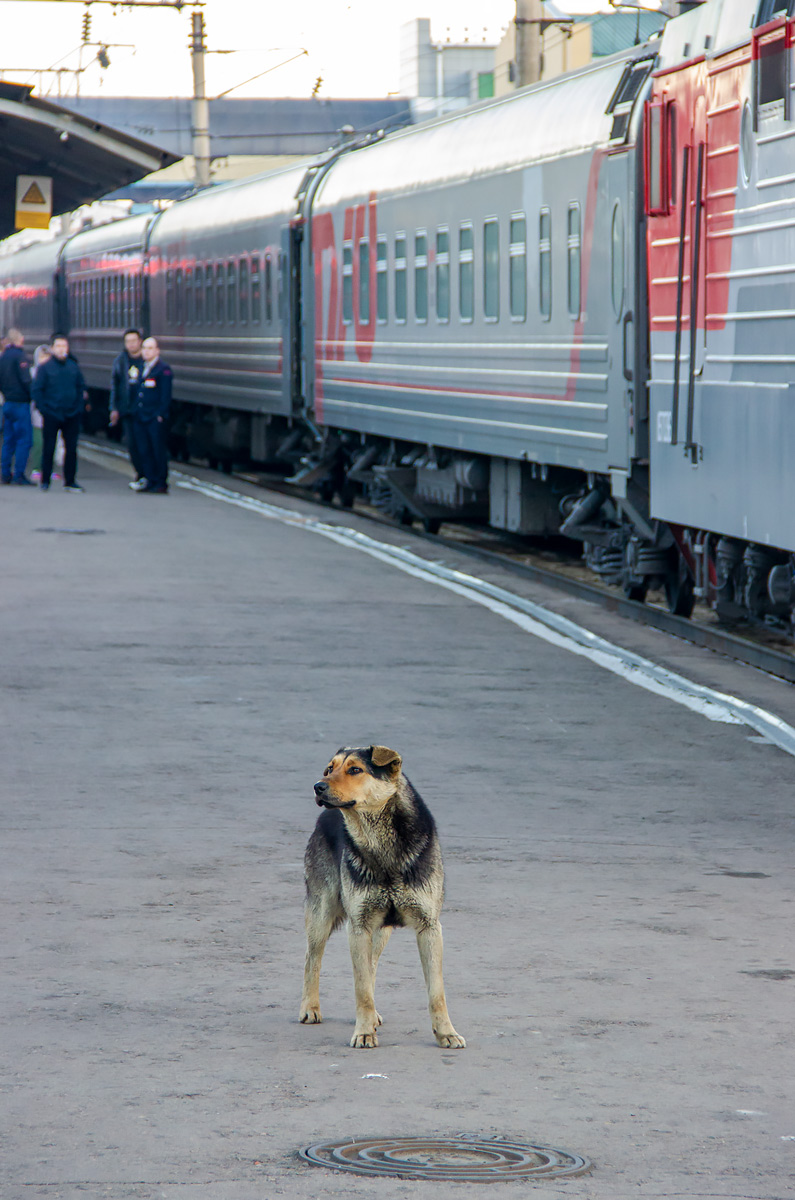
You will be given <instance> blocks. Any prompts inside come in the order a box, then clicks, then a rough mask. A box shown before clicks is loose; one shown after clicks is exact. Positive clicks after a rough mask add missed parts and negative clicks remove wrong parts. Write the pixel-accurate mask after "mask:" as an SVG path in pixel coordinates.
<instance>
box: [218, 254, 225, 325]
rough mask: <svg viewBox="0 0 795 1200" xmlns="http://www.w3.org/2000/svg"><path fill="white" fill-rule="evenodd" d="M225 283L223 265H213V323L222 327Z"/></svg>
mask: <svg viewBox="0 0 795 1200" xmlns="http://www.w3.org/2000/svg"><path fill="white" fill-rule="evenodd" d="M225 288H226V283H225V280H224V264H223V263H216V264H215V323H216V325H223V323H224V321H225V320H226V294H225Z"/></svg>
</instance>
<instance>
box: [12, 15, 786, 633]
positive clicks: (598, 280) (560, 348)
mask: <svg viewBox="0 0 795 1200" xmlns="http://www.w3.org/2000/svg"><path fill="white" fill-rule="evenodd" d="M776 4H777V0H706V2H705V3H703V4H701V5H699V6H697V7H693V8H692V9H690V11H687V12H683V13H682V14H681V15H679V16H677V17H673V18H672V19H670V20H669V21H668V22H667V23H666V25H665V27H664V30H663V31H662V33H661V35H660V36H659V37H657V38H655V39H653V40H652V41H650V42H647V43H644V44H642V45H639V46H635V47H633V48H632V49H630V50H627V51H625V52H622V53H619V54H615V55H613V56H611V57H609V58H605V59H600V60H597V61H594V62H593V63H591V64H590V65H588V66H586V67H584V68H582V69H579V70H576V71H574V72H571V73H569V74H567V75H563V76H560V77H558V78H555V79H552V80H549V81H544V82H541V83H539V84H535V85H532V86H530V87H527V88H523V89H520V90H518V91H516V92H514V93H512V94H511V95H509V96H503V97H499V98H496V99H492V100H486V101H483V102H481V103H479V104H477V105H475V106H473V107H471V108H469V109H466V110H463V111H461V112H459V113H456V114H454V115H451V116H445V117H441V118H439V119H435V120H431V121H428V122H426V123H424V124H421V125H417V126H412V127H409V128H407V129H403V130H400V131H398V132H394V133H390V134H388V135H386V136H384V135H382V134H378V133H376V134H372V135H368V136H366V137H362V138H353V139H348V140H345V141H343V142H342V143H341V144H340V145H338V146H336V147H334V148H333V149H331V150H329V151H328V152H327V153H325V154H323V155H320V156H318V157H316V158H313V159H307V160H305V161H301V162H298V163H294V164H291V165H289V166H287V167H283V168H282V169H279V170H274V171H271V172H268V173H265V174H262V175H259V176H256V177H254V178H251V179H247V180H243V181H239V182H235V183H231V184H227V185H224V186H218V187H212V188H209V189H205V190H203V191H200V192H198V193H196V194H194V195H193V196H191V197H188V198H187V199H185V200H183V201H181V202H179V203H176V204H174V205H172V206H171V207H170V208H168V209H166V210H165V211H164V212H162V213H159V214H147V215H141V216H133V217H129V218H127V219H124V220H119V221H116V222H112V223H110V224H107V225H103V226H99V227H96V228H93V229H85V230H83V231H81V232H78V233H76V234H74V235H73V236H71V237H65V238H60V239H58V238H56V239H54V240H53V241H50V242H45V243H38V244H36V245H34V246H32V247H29V248H26V249H23V250H20V251H18V252H12V253H8V254H5V255H2V256H0V321H2V324H3V326H4V327H8V326H11V325H14V326H17V327H18V328H20V329H21V330H22V331H23V332H24V333H25V335H26V337H27V338H28V339H29V340H30V341H44V340H46V337H47V336H48V335H49V334H50V332H51V331H52V329H53V328H58V329H59V330H62V331H64V332H67V333H68V334H69V336H70V339H71V345H72V350H73V353H74V354H75V355H76V357H77V358H78V360H79V361H80V364H81V366H82V368H83V371H84V374H85V377H86V380H87V382H88V384H89V385H90V387H91V388H92V389H96V394H97V396H101V395H102V394H103V390H104V391H106V390H107V388H108V383H109V376H110V368H111V362H112V359H113V357H114V356H115V354H116V353H117V351H118V349H119V347H120V343H121V338H122V334H123V331H124V329H125V328H127V327H133V326H138V327H140V328H142V329H143V330H144V331H145V332H147V333H149V332H152V333H154V334H156V335H157V337H158V340H159V342H160V346H161V352H162V355H163V357H164V358H165V359H166V360H167V361H168V362H169V363H170V364H171V366H172V367H173V370H174V399H175V402H174V415H173V423H172V429H171V439H172V449H173V452H174V454H175V455H176V456H177V457H181V458H184V459H188V458H190V457H192V456H194V457H200V458H205V459H207V460H208V461H209V462H210V463H211V464H212V465H216V464H218V465H221V466H223V467H226V468H229V467H231V465H232V464H234V463H254V464H266V465H269V466H270V467H271V468H274V469H275V468H277V467H280V468H281V469H282V471H283V472H284V473H287V474H288V475H289V478H291V479H292V480H293V481H294V482H295V483H296V484H299V485H302V486H303V487H305V488H307V489H311V490H312V491H314V492H317V493H320V494H321V495H323V496H324V497H326V498H329V499H331V498H334V497H338V498H339V500H340V502H341V503H342V504H343V505H350V504H351V503H352V502H353V500H354V498H355V497H356V496H357V495H364V496H366V497H367V498H368V499H369V500H370V501H371V502H372V503H374V504H376V505H378V506H379V507H380V508H382V509H384V510H385V511H387V512H389V513H391V514H392V515H393V516H394V517H395V518H396V519H398V520H401V521H404V522H406V523H410V522H412V521H418V522H421V523H422V524H423V525H424V527H425V528H426V529H427V530H429V531H433V530H436V529H438V527H439V524H440V523H441V522H442V521H468V522H482V523H487V524H489V525H491V526H493V527H495V528H496V529H499V530H505V531H508V532H510V533H512V534H514V535H517V536H519V537H522V536H524V537H533V538H537V537H556V536H562V537H565V538H569V539H574V540H576V541H577V542H579V543H581V545H582V548H583V555H584V558H585V561H586V562H587V564H588V566H589V567H590V568H591V569H592V570H593V571H594V572H596V574H597V575H598V576H600V577H601V578H602V579H603V580H605V581H607V582H608V583H610V584H614V585H616V586H618V587H620V588H622V589H623V591H624V593H625V594H626V595H627V596H628V597H629V598H631V599H633V600H637V601H643V600H644V599H645V598H646V597H647V594H648V592H649V591H650V589H663V591H664V594H665V598H666V601H667V605H668V607H669V609H670V610H671V611H672V612H674V613H677V614H679V615H682V616H690V615H691V613H692V610H693V606H694V604H695V602H696V600H697V599H701V600H702V601H703V602H705V603H708V604H711V605H712V606H713V607H714V609H715V611H716V612H717V614H718V617H719V618H720V619H721V620H723V621H727V622H764V623H766V624H770V625H772V626H775V627H777V628H779V629H783V630H788V631H789V632H792V626H793V621H794V620H795V611H794V610H795V557H794V556H793V550H795V516H794V515H793V514H795V503H793V502H794V501H795V487H794V485H793V475H792V472H791V469H790V464H791V462H792V460H793V453H794V452H795V377H794V376H793V364H795V111H793V91H794V90H795V73H794V72H793V41H794V40H795V39H793V29H795V20H793V18H792V16H791V15H790V9H791V7H792V5H790V7H789V8H788V7H787V6H786V5H784V6H783V7H776Z"/></svg>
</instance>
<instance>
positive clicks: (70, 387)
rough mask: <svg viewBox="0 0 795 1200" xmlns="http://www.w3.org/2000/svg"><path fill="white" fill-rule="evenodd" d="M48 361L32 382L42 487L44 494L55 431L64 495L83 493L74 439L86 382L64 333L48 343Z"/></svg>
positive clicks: (38, 370)
mask: <svg viewBox="0 0 795 1200" xmlns="http://www.w3.org/2000/svg"><path fill="white" fill-rule="evenodd" d="M50 351H51V354H52V357H51V358H48V359H47V361H46V362H43V363H41V364H40V365H39V367H38V368H37V370H36V378H35V379H34V380H33V387H32V388H31V391H32V393H33V403H34V404H35V405H36V408H37V409H38V410H39V412H40V413H41V415H42V419H43V422H44V428H43V430H42V433H43V446H42V451H41V486H42V489H43V490H44V491H45V492H46V491H47V489H48V488H49V486H50V475H51V474H52V460H53V455H54V453H55V443H56V441H57V439H58V431H59V430H60V432H61V433H62V434H63V441H64V447H65V449H66V454H65V456H64V465H63V466H64V470H63V473H64V487H65V488H66V490H67V492H82V491H83V489H82V487H81V486H80V484H79V483H78V482H77V479H76V478H75V475H76V473H77V439H78V436H79V434H80V416H81V414H82V412H83V411H84V409H85V407H86V394H87V393H86V382H85V380H84V379H83V373H82V371H81V370H80V368H79V367H78V365H77V363H76V362H75V360H74V359H73V358H72V357H71V355H70V354H69V339H68V338H67V337H66V336H65V334H63V333H54V334H53V335H52V342H51V344H50Z"/></svg>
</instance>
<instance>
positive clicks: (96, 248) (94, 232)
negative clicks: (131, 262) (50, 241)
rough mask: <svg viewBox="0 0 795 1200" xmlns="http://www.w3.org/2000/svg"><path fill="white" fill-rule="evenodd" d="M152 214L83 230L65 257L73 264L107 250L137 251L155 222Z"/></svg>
mask: <svg viewBox="0 0 795 1200" xmlns="http://www.w3.org/2000/svg"><path fill="white" fill-rule="evenodd" d="M154 219H155V218H154V215H153V214H152V213H140V214H136V216H134V217H123V218H122V219H121V220H119V221H108V222H106V223H105V224H104V225H96V226H94V228H92V229H81V231H80V232H79V233H75V234H73V235H72V237H71V238H69V240H68V241H67V243H66V246H65V248H64V254H63V257H64V259H65V261H67V262H71V261H73V260H74V259H76V258H82V257H83V255H86V254H101V253H104V252H105V251H106V250H135V249H140V248H142V247H143V245H144V241H145V239H146V231H147V229H148V228H149V226H150V225H151V223H152V221H153V220H154Z"/></svg>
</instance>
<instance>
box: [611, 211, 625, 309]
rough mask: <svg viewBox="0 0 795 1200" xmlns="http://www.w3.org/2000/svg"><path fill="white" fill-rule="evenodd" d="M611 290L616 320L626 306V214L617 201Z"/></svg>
mask: <svg viewBox="0 0 795 1200" xmlns="http://www.w3.org/2000/svg"><path fill="white" fill-rule="evenodd" d="M610 292H611V296H612V299H613V312H614V313H615V315H616V320H618V318H619V317H620V316H621V313H622V311H623V308H624V214H623V213H622V211H621V205H620V204H619V203H618V202H616V204H615V206H614V208H613V224H612V229H611V233H610Z"/></svg>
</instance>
